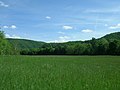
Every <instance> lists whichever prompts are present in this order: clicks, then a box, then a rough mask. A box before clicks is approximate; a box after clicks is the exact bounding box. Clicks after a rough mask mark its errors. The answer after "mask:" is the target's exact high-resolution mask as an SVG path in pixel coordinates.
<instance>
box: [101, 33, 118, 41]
mask: <svg viewBox="0 0 120 90" xmlns="http://www.w3.org/2000/svg"><path fill="white" fill-rule="evenodd" d="M102 38H105V39H107V40H108V41H111V40H120V32H115V33H111V34H107V35H105V36H103V37H102ZM100 39H101V38H100Z"/></svg>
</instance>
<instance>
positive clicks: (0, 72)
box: [0, 56, 120, 90]
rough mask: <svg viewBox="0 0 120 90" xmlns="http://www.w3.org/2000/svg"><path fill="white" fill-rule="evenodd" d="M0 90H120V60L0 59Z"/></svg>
mask: <svg viewBox="0 0 120 90" xmlns="http://www.w3.org/2000/svg"><path fill="white" fill-rule="evenodd" d="M0 90H120V57H118V56H0Z"/></svg>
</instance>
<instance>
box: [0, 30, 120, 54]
mask: <svg viewBox="0 0 120 90" xmlns="http://www.w3.org/2000/svg"><path fill="white" fill-rule="evenodd" d="M18 54H20V55H120V40H119V39H112V40H108V39H105V38H101V39H95V38H92V40H89V41H76V42H66V43H44V44H41V45H40V46H39V48H30V49H28V48H24V49H18V48H17V47H16V46H13V45H11V44H10V43H9V42H8V41H7V39H6V38H5V34H4V32H3V31H0V55H18Z"/></svg>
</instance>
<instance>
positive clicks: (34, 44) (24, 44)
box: [7, 38, 45, 50]
mask: <svg viewBox="0 0 120 90" xmlns="http://www.w3.org/2000/svg"><path fill="white" fill-rule="evenodd" d="M7 40H8V42H10V43H11V44H12V45H13V46H14V47H15V48H17V49H19V50H21V49H33V48H39V47H41V46H42V45H43V44H44V43H45V42H39V41H33V40H26V39H11V38H7Z"/></svg>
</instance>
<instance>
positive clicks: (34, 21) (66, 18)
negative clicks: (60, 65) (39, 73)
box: [0, 0, 120, 42]
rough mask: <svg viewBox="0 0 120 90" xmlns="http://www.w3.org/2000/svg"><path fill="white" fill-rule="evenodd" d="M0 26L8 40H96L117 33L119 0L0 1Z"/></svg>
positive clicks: (119, 26)
mask: <svg viewBox="0 0 120 90" xmlns="http://www.w3.org/2000/svg"><path fill="white" fill-rule="evenodd" d="M0 27H1V28H2V30H4V31H5V33H6V37H9V38H24V39H32V40H37V41H45V42H65V41H75V40H89V39H91V38H92V37H95V38H99V37H101V36H104V35H105V34H108V33H111V32H117V31H120V0H0Z"/></svg>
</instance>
